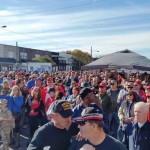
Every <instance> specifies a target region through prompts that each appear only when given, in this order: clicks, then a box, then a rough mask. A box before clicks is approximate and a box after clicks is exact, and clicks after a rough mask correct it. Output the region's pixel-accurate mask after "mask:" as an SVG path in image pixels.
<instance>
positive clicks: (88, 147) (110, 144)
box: [69, 107, 126, 150]
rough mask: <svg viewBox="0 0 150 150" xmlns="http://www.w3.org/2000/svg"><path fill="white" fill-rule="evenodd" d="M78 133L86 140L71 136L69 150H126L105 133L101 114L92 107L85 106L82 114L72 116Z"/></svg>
mask: <svg viewBox="0 0 150 150" xmlns="http://www.w3.org/2000/svg"><path fill="white" fill-rule="evenodd" d="M74 121H75V122H76V123H77V124H78V128H79V129H80V134H81V136H82V137H83V138H85V139H87V140H84V139H83V140H81V141H77V140H76V139H75V138H73V140H72V143H71V145H70V148H69V150H112V149H114V150H126V148H125V147H124V145H123V144H121V143H120V142H119V141H118V140H116V139H114V138H112V137H111V136H109V135H106V134H105V132H104V130H103V116H102V114H100V112H99V110H98V109H96V108H94V107H87V108H85V109H84V110H83V111H82V116H81V117H78V118H74Z"/></svg>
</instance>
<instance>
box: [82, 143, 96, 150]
mask: <svg viewBox="0 0 150 150" xmlns="http://www.w3.org/2000/svg"><path fill="white" fill-rule="evenodd" d="M80 150H95V148H94V147H93V146H92V145H90V144H84V145H83V147H82V148H80Z"/></svg>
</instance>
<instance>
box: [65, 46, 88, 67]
mask: <svg viewBox="0 0 150 150" xmlns="http://www.w3.org/2000/svg"><path fill="white" fill-rule="evenodd" d="M66 53H67V54H71V55H72V57H73V59H74V60H75V61H76V62H77V65H78V69H81V66H82V65H85V64H88V63H89V62H90V60H91V55H90V54H89V53H88V52H84V51H82V50H79V49H75V50H73V51H71V50H67V51H66Z"/></svg>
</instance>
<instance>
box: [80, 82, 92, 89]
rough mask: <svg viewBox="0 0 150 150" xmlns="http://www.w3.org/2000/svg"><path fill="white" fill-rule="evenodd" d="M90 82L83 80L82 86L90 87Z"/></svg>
mask: <svg viewBox="0 0 150 150" xmlns="http://www.w3.org/2000/svg"><path fill="white" fill-rule="evenodd" d="M89 86H90V83H89V82H82V83H81V86H80V88H85V87H89Z"/></svg>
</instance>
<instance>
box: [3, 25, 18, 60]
mask: <svg viewBox="0 0 150 150" xmlns="http://www.w3.org/2000/svg"><path fill="white" fill-rule="evenodd" d="M1 28H7V26H6V25H3V26H1ZM5 30H6V31H9V32H13V31H10V30H7V29H5ZM13 33H14V32H13ZM16 60H17V61H19V49H18V42H16Z"/></svg>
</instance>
